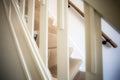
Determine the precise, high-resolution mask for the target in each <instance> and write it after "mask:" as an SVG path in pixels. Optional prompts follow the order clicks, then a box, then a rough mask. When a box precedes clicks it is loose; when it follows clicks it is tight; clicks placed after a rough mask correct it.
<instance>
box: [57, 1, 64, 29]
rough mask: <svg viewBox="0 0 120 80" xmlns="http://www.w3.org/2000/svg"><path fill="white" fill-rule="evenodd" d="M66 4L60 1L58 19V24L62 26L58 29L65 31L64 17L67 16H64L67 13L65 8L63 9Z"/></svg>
mask: <svg viewBox="0 0 120 80" xmlns="http://www.w3.org/2000/svg"><path fill="white" fill-rule="evenodd" d="M64 4H65V2H64V0H59V1H58V4H57V5H58V6H57V7H58V11H59V12H58V13H57V14H58V15H59V16H58V19H59V21H58V24H60V25H58V28H59V29H64V17H65V14H64V12H65V7H62V6H64Z"/></svg>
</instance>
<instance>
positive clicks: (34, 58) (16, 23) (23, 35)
mask: <svg viewBox="0 0 120 80" xmlns="http://www.w3.org/2000/svg"><path fill="white" fill-rule="evenodd" d="M11 3H12V4H11V14H10V15H11V16H9V17H8V18H9V19H10V21H11V22H10V23H11V29H12V30H14V35H15V36H14V38H15V40H16V42H17V45H18V44H19V45H18V49H19V50H20V51H21V54H22V55H23V58H24V60H25V62H26V65H27V68H28V72H29V73H30V77H31V79H32V80H51V79H52V78H51V75H50V72H49V70H48V68H47V67H45V65H44V63H43V61H42V59H41V56H40V55H39V52H38V48H37V45H36V44H35V41H34V39H33V38H31V36H30V33H29V31H28V28H27V27H26V26H27V25H26V24H24V21H23V20H22V17H21V16H20V12H19V10H18V8H17V5H16V4H15V2H14V1H13V0H11ZM12 17H14V18H12ZM16 47H17V46H16ZM23 64H24V63H23ZM29 79H30V78H28V80H29Z"/></svg>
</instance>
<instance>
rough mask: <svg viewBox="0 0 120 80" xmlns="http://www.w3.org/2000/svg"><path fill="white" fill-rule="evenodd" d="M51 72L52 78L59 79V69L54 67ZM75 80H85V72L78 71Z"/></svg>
mask: <svg viewBox="0 0 120 80" xmlns="http://www.w3.org/2000/svg"><path fill="white" fill-rule="evenodd" d="M49 70H50V72H51V74H52V76H53V77H55V78H57V67H56V66H53V67H51V68H50V69H49ZM73 80H85V72H81V71H78V72H77V74H76V76H75V77H74V79H73Z"/></svg>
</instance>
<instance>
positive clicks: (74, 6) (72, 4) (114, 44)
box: [68, 0, 117, 48]
mask: <svg viewBox="0 0 120 80" xmlns="http://www.w3.org/2000/svg"><path fill="white" fill-rule="evenodd" d="M68 3H69V5H71V6H72V7H73V8H74V9H75V10H76V11H77V12H78V13H79V14H80V15H81V16H82V17H85V16H84V13H83V12H82V11H81V10H80V9H79V8H78V7H77V6H76V5H75V4H74V3H73V2H72V1H70V0H69V1H68ZM102 36H103V37H104V38H105V40H106V41H107V42H109V43H110V44H111V45H112V46H113V47H114V48H116V47H117V44H116V43H115V42H114V41H112V40H111V39H110V38H109V37H108V36H107V35H106V34H105V33H104V32H103V31H102Z"/></svg>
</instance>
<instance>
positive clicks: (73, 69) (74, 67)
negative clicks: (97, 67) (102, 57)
mask: <svg viewBox="0 0 120 80" xmlns="http://www.w3.org/2000/svg"><path fill="white" fill-rule="evenodd" d="M81 63H82V60H81V59H72V58H71V59H70V79H71V80H73V78H74V76H75V75H76V74H77V72H78V70H79V68H80V65H81Z"/></svg>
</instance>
